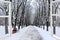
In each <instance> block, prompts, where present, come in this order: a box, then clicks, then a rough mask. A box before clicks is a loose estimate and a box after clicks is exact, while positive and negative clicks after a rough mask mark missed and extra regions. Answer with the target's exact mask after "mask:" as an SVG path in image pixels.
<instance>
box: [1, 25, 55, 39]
mask: <svg viewBox="0 0 60 40" xmlns="http://www.w3.org/2000/svg"><path fill="white" fill-rule="evenodd" d="M36 29H37V30H36ZM0 40H56V39H55V38H54V37H52V36H51V34H50V33H49V31H45V30H43V29H41V28H38V27H35V26H31V27H25V28H23V29H21V30H19V31H18V32H17V33H16V34H12V36H10V37H9V36H7V37H4V38H3V39H0Z"/></svg>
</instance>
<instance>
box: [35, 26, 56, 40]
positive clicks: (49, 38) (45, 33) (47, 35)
mask: <svg viewBox="0 0 60 40" xmlns="http://www.w3.org/2000/svg"><path fill="white" fill-rule="evenodd" d="M36 29H37V30H38V32H39V33H40V35H41V36H42V37H43V40H56V39H55V38H54V37H53V36H52V35H51V33H50V32H49V31H46V30H43V29H41V28H38V27H36Z"/></svg>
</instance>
